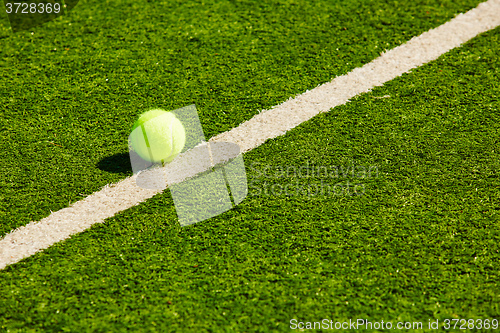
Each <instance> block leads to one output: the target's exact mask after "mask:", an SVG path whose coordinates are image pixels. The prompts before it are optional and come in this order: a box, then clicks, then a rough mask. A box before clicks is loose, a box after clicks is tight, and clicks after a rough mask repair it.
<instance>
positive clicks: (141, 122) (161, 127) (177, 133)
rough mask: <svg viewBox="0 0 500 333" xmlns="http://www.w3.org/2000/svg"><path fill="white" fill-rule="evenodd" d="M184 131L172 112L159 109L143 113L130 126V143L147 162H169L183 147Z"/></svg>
mask: <svg viewBox="0 0 500 333" xmlns="http://www.w3.org/2000/svg"><path fill="white" fill-rule="evenodd" d="M185 143H186V132H185V129H184V126H182V123H181V122H180V121H179V119H177V117H176V116H175V115H174V114H173V113H172V112H167V111H164V110H160V109H155V110H150V111H147V112H145V113H143V114H142V115H141V116H140V117H139V119H137V121H136V122H135V123H134V125H133V126H132V133H131V134H130V144H131V145H132V148H133V149H134V151H135V152H136V153H137V154H138V155H139V156H140V157H141V158H142V159H144V160H146V161H149V162H171V161H172V160H173V159H174V158H175V157H176V156H177V155H178V154H179V153H180V152H181V151H182V149H183V148H184V144H185Z"/></svg>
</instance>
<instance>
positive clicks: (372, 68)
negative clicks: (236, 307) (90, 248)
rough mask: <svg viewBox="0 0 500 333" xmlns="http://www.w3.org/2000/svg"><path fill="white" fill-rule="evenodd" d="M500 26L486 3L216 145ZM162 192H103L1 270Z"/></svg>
mask: <svg viewBox="0 0 500 333" xmlns="http://www.w3.org/2000/svg"><path fill="white" fill-rule="evenodd" d="M497 26H500V0H489V1H486V2H483V3H481V4H479V5H478V6H477V7H476V8H474V9H472V10H470V11H468V12H467V13H465V14H459V15H457V16H456V17H455V18H453V19H452V20H450V21H448V22H446V23H444V24H443V25H441V26H439V27H437V28H435V29H431V30H429V31H427V32H424V33H423V34H421V35H420V36H418V37H413V38H412V39H411V40H409V41H408V42H407V43H405V44H402V45H400V46H398V47H396V48H394V49H392V50H389V51H387V52H385V53H382V54H381V55H380V56H379V57H378V58H376V59H374V60H373V61H371V62H369V63H368V64H366V65H364V66H362V67H358V68H355V69H354V70H353V71H351V72H349V73H348V74H345V75H342V76H339V77H336V78H335V79H333V80H332V81H330V82H327V83H325V84H322V85H320V86H318V87H316V88H314V89H312V90H308V91H306V92H305V93H303V94H301V95H298V96H297V97H295V98H290V99H289V100H287V101H286V102H284V103H282V104H280V105H277V106H275V107H273V108H271V109H270V110H265V111H262V112H261V113H259V114H257V115H255V116H254V117H253V118H251V119H250V120H248V121H246V122H244V123H242V124H240V125H239V126H238V127H236V128H233V129H232V130H230V131H227V132H224V133H221V134H219V135H217V136H215V137H213V138H211V139H210V141H216V142H231V143H235V144H237V145H239V146H240V149H241V151H242V152H247V151H250V150H252V149H254V148H255V147H258V146H259V145H261V144H262V143H264V142H265V141H266V140H268V139H273V138H276V137H278V136H281V135H283V134H285V133H286V132H287V131H289V130H291V129H292V128H294V127H296V126H298V125H300V124H301V123H303V122H305V121H307V120H309V119H311V118H312V117H314V116H316V115H317V114H319V113H322V112H327V111H329V110H330V109H332V108H334V107H336V106H339V105H342V104H345V103H346V102H347V101H348V100H349V99H351V98H353V97H354V96H356V95H358V94H361V93H364V92H368V91H370V90H371V89H373V88H374V87H376V86H381V85H383V84H384V83H385V82H387V81H390V80H392V79H394V78H396V77H398V76H400V75H402V74H404V73H407V72H409V71H410V70H412V69H414V68H417V67H420V66H422V65H423V64H425V63H428V62H430V61H432V60H435V59H437V58H438V57H439V56H441V55H442V54H444V53H446V52H448V51H450V50H452V49H454V48H456V47H459V46H460V45H461V44H463V43H465V42H467V41H468V40H470V39H472V38H474V37H475V36H477V35H479V34H480V33H483V32H486V31H488V30H491V29H494V28H496V27H497ZM161 192H162V191H161V190H147V189H143V188H140V187H138V186H137V185H136V184H135V176H132V177H128V178H126V179H124V180H122V181H120V182H118V183H116V184H110V185H106V186H105V187H104V188H103V189H102V190H100V191H98V192H95V193H93V194H92V195H90V196H88V197H87V198H85V199H83V200H81V201H78V202H76V203H74V204H72V205H70V206H69V207H67V208H64V209H61V210H59V211H57V212H53V213H52V214H50V215H49V216H48V217H46V218H44V219H42V220H40V221H38V222H30V223H29V224H27V225H26V226H23V227H20V228H18V229H16V230H14V231H12V232H11V233H9V234H7V235H6V236H5V237H4V238H3V239H1V240H0V269H3V268H5V267H7V266H8V265H11V264H13V263H16V262H18V261H20V260H22V259H24V258H27V257H29V256H31V255H33V254H35V253H37V252H39V251H42V250H44V249H46V248H48V247H50V246H51V245H53V244H55V243H57V242H60V241H62V240H64V239H67V238H69V237H70V236H71V235H74V234H77V233H79V232H82V231H84V230H86V229H88V228H90V227H91V226H92V225H93V224H95V223H102V222H104V220H105V219H106V218H109V217H112V216H114V215H115V214H117V213H119V212H121V211H123V210H126V209H128V208H130V207H133V206H136V205H138V204H140V203H141V202H143V201H145V200H147V199H149V198H151V197H153V196H154V195H156V194H158V193H161Z"/></svg>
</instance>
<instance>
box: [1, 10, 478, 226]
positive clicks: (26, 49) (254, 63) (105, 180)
mask: <svg viewBox="0 0 500 333" xmlns="http://www.w3.org/2000/svg"><path fill="white" fill-rule="evenodd" d="M479 2H480V1H478V0H460V1H451V0H447V1H438V0H432V1H431V0H425V1H423V0H422V1H414V2H401V1H379V0H370V1H365V0H357V1H352V0H344V1H338V2H337V1H335V2H333V1H326V0H323V1H238V2H233V1H167V2H162V1H139V2H137V1H131V0H127V1H124V0H120V1H81V2H79V3H78V5H77V6H76V7H75V8H74V9H73V10H72V11H70V12H69V14H68V15H65V16H62V17H60V18H58V19H56V20H55V21H53V22H49V23H47V24H45V25H43V26H40V27H36V28H33V29H32V31H24V32H20V33H16V34H12V32H11V31H9V29H8V22H7V21H6V16H5V15H4V16H3V17H2V18H3V20H2V21H0V135H1V137H2V140H1V142H0V148H1V151H2V156H1V157H0V188H1V192H0V221H1V223H0V236H3V235H4V234H6V233H7V232H9V231H10V230H12V229H14V228H16V227H19V226H22V225H25V224H27V223H28V222H30V221H38V220H40V219H42V218H43V217H46V216H48V215H49V214H50V213H51V212H52V211H57V210H60V209H62V208H65V207H67V206H68V205H69V204H70V203H73V202H75V201H78V200H80V199H82V198H84V197H86V196H88V195H89V194H91V193H93V192H95V191H98V190H99V189H100V188H101V187H103V186H104V185H106V184H109V183H112V182H116V181H118V180H120V179H123V178H124V177H126V176H129V175H130V174H131V170H130V165H129V162H128V149H127V136H128V134H129V133H130V128H131V125H132V123H133V122H134V120H135V118H136V117H137V116H138V115H139V114H141V113H142V112H143V111H145V110H146V109H148V108H151V107H160V108H165V109H175V108H179V107H183V106H186V105H190V104H193V103H195V104H196V105H197V108H198V110H199V112H200V119H201V122H202V124H203V128H204V131H205V135H206V137H207V138H210V137H212V136H213V135H216V134H218V133H220V132H223V131H227V130H229V129H231V128H234V127H236V126H237V125H239V124H240V123H242V122H243V121H245V120H247V119H249V118H251V117H252V116H253V115H255V114H257V113H258V112H259V111H260V110H262V109H268V108H270V107H272V106H274V105H277V104H279V103H281V102H283V101H284V100H286V99H288V98H289V97H291V96H294V95H296V94H298V93H302V92H304V91H306V90H307V89H312V88H314V87H316V86H317V85H318V84H321V83H324V82H327V81H329V80H331V79H332V78H333V77H335V76H338V75H341V74H345V73H347V72H349V71H350V70H352V69H353V68H355V67H357V66H361V65H363V64H365V63H367V62H369V61H370V60H372V59H374V58H376V57H377V56H378V55H379V54H380V52H382V51H383V50H385V49H391V48H393V47H395V46H397V45H400V44H401V43H403V42H405V41H407V40H408V39H410V38H411V37H413V36H416V35H419V34H421V33H422V32H424V31H426V30H428V29H430V28H433V27H436V26H439V25H441V24H443V23H444V22H445V21H447V20H449V19H451V18H453V17H454V16H455V15H456V14H458V13H460V12H465V11H467V10H469V9H471V8H473V7H475V6H476V5H477V4H478V3H479Z"/></svg>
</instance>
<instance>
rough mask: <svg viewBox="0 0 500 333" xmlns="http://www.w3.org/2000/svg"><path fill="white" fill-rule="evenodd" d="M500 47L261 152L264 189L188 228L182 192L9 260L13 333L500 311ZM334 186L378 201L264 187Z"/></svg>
mask: <svg viewBox="0 0 500 333" xmlns="http://www.w3.org/2000/svg"><path fill="white" fill-rule="evenodd" d="M499 45H500V29H496V30H494V31H492V32H489V33H487V34H483V35H481V36H480V37H477V38H475V39H474V40H473V41H471V42H469V43H467V44H466V45H465V46H464V47H463V48H460V49H457V50H454V51H452V52H450V53H449V54H446V55H444V56H442V57H441V58H440V59H438V60H437V61H435V62H433V63H431V64H429V65H425V66H423V67H421V68H419V69H417V70H415V71H414V72H412V73H410V74H406V75H404V76H402V77H400V78H397V79H395V80H393V81H391V82H389V83H388V84H386V85H385V86H384V87H380V88H377V89H375V90H374V91H373V92H372V93H368V94H363V95H360V96H358V97H357V98H355V99H353V100H352V101H351V102H349V103H347V104H346V105H343V106H340V107H337V108H335V109H333V110H332V111H331V112H329V113H325V114H321V115H319V116H317V117H315V118H313V119H312V120H311V121H310V122H307V123H305V124H302V125H301V126H299V127H298V128H296V129H294V130H293V131H290V132H289V133H287V135H285V136H282V137H279V138H277V139H274V140H270V141H268V142H267V143H266V144H264V145H262V146H260V147H258V148H257V149H255V150H253V151H251V152H249V153H247V154H246V155H245V161H246V163H247V166H248V177H249V181H250V182H251V189H250V193H249V197H248V198H247V199H246V200H245V201H243V203H242V204H240V205H239V206H237V207H236V208H235V209H233V210H231V211H229V212H227V213H225V214H223V215H220V216H218V217H216V218H213V219H211V220H208V221H205V222H202V223H198V224H196V225H193V226H191V227H186V228H180V227H179V226H178V223H177V221H176V217H175V210H174V207H173V203H172V200H171V198H170V196H169V195H168V192H167V193H165V194H164V195H159V196H156V197H154V198H152V199H151V200H148V201H147V202H145V203H143V204H141V205H139V206H136V207H133V208H131V209H129V210H127V211H125V212H122V213H120V214H118V215H117V216H116V217H114V218H110V219H108V220H107V221H106V223H105V224H103V225H96V226H94V227H93V228H91V229H90V230H88V231H86V232H84V233H81V234H79V235H76V236H75V237H73V238H72V239H70V240H67V241H65V242H62V243H59V244H56V245H54V246H53V247H51V248H49V249H48V250H46V251H45V252H43V253H40V254H37V255H35V256H33V257H31V258H29V259H27V260H24V261H22V262H20V263H18V264H16V265H13V266H10V267H7V268H6V269H5V270H3V271H1V272H0V279H1V283H0V295H1V296H0V318H1V319H0V327H1V328H3V329H7V328H8V329H10V331H11V332H16V331H19V332H37V331H40V332H41V331H45V332H59V331H77V332H118V331H123V330H125V329H130V330H132V331H137V332H155V331H156V332H180V331H212V332H229V331H245V332H248V331H256V332H270V331H289V325H290V324H289V322H290V320H291V319H292V318H296V319H299V320H301V321H319V320H322V319H323V318H329V319H332V320H338V321H341V320H343V319H347V320H348V319H353V320H354V319H356V318H365V319H369V320H372V321H377V320H378V321H380V320H384V321H393V322H396V321H404V320H411V321H422V322H424V325H425V323H427V321H428V319H431V318H438V319H441V320H443V319H446V318H448V319H451V318H482V319H486V318H495V317H496V318H497V319H498V316H499V314H500V305H499V304H500V295H499V290H500V288H499V281H500V273H499V272H500V253H499V245H498V244H499V240H500V225H499V212H500V207H499V204H498V202H499V199H500V192H499V188H500V180H499V177H498V170H499V160H500V156H499V155H500V154H499V152H500V138H499V129H500V125H499V124H500V119H499V114H500V113H499V110H500V100H499V97H500V90H499V88H498V84H497V83H498V81H499V79H500V70H499V68H500V67H499V66H498V57H497V54H498V52H499V51H500V47H499ZM384 96H390V97H384ZM379 97H382V98H379ZM351 163H352V165H354V166H355V170H356V173H355V175H354V176H352V174H346V175H344V174H343V173H344V172H345V171H346V170H351V169H350V165H351ZM303 166H309V167H310V168H311V166H315V167H320V166H326V167H329V168H330V170H332V166H338V167H339V177H338V178H337V177H331V176H330V177H317V176H316V177H308V178H307V177H306V178H300V177H299V174H298V172H297V175H296V176H295V177H294V176H293V167H296V168H297V169H296V170H297V171H298V168H300V167H303ZM370 166H371V167H372V170H373V173H372V174H371V176H370V177H368V176H367V177H365V178H363V177H361V176H362V175H363V172H362V171H363V167H365V168H369V167H370ZM290 167H292V168H290ZM374 168H376V169H374ZM311 169H312V168H311ZM277 170H278V171H277ZM279 170H286V171H287V172H288V175H286V176H284V177H281V178H278V176H280V175H282V173H281V172H280V171H279ZM302 170H305V169H302ZM315 170H316V169H315ZM333 170H334V168H333ZM375 170H377V171H378V173H375ZM349 172H350V171H349ZM265 175H266V176H265ZM321 180H324V181H325V182H328V183H330V184H339V183H342V184H344V185H345V184H346V183H347V181H350V182H351V183H359V184H361V183H362V184H364V185H365V194H364V195H362V196H357V195H310V196H308V195H305V193H304V192H302V193H301V194H299V195H291V196H289V197H287V196H285V195H278V194H275V195H271V194H269V193H270V192H269V191H267V192H264V191H263V188H264V187H266V188H270V187H271V186H272V185H273V184H274V189H275V190H276V188H277V186H276V185H275V184H281V185H287V184H288V185H290V186H293V185H294V184H296V182H297V181H298V182H299V184H301V185H304V186H309V185H311V184H318V183H320V182H321ZM264 182H267V185H264ZM311 188H312V187H311ZM259 189H260V191H259ZM259 192H260V193H259ZM265 193H267V194H265Z"/></svg>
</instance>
